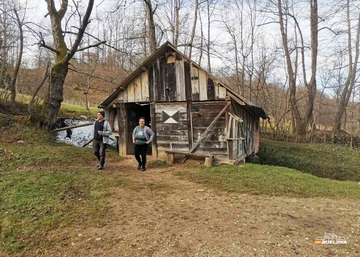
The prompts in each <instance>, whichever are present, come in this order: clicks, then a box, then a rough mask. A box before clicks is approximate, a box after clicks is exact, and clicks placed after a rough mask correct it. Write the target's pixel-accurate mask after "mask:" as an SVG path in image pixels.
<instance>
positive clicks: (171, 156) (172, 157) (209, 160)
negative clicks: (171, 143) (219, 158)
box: [165, 151, 214, 167]
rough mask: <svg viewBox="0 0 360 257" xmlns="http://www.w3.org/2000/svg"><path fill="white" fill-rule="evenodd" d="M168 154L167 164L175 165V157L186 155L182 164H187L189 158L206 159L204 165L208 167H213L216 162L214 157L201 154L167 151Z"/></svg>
mask: <svg viewBox="0 0 360 257" xmlns="http://www.w3.org/2000/svg"><path fill="white" fill-rule="evenodd" d="M165 152H166V163H167V164H173V163H174V160H175V155H176V154H178V155H184V156H185V157H184V159H183V161H182V162H185V161H186V159H188V157H197V158H205V161H204V165H205V166H206V167H211V166H212V165H213V162H214V156H213V155H210V154H201V153H190V152H181V151H165Z"/></svg>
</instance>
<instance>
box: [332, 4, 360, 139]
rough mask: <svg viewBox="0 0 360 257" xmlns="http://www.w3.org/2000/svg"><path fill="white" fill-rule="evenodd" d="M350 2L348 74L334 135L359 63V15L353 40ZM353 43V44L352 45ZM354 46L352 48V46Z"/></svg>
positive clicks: (336, 117) (353, 83) (348, 13)
mask: <svg viewBox="0 0 360 257" xmlns="http://www.w3.org/2000/svg"><path fill="white" fill-rule="evenodd" d="M350 4H351V1H350V0H347V1H346V20H347V37H348V41H347V44H348V45H347V53H348V73H347V78H346V80H345V83H344V86H343V90H342V92H341V95H340V99H339V100H340V101H339V105H338V110H337V113H336V115H335V121H334V127H333V133H334V134H336V133H338V132H340V131H341V124H342V119H343V115H344V113H345V111H346V107H347V105H348V104H349V100H350V97H351V94H352V93H353V89H354V86H355V83H356V78H357V76H358V75H357V72H358V70H357V64H358V62H359V51H360V49H359V41H360V13H359V11H358V10H357V15H358V17H357V19H356V23H357V24H356V33H355V37H354V39H353V38H352V34H353V32H352V24H351V21H352V17H351V10H350ZM353 42H354V43H353ZM353 44H354V46H353Z"/></svg>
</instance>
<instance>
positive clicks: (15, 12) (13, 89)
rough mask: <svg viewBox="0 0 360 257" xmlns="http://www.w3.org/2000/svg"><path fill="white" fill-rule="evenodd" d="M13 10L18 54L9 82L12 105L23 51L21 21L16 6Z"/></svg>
mask: <svg viewBox="0 0 360 257" xmlns="http://www.w3.org/2000/svg"><path fill="white" fill-rule="evenodd" d="M13 11H14V14H15V18H16V23H17V26H18V29H19V54H18V57H17V60H16V65H15V70H14V74H13V77H12V80H11V84H10V92H11V103H12V104H13V105H14V104H15V98H16V81H17V78H18V74H19V70H20V65H21V60H22V56H23V51H24V32H23V22H22V21H21V19H20V17H19V14H18V10H17V9H16V8H14V9H13Z"/></svg>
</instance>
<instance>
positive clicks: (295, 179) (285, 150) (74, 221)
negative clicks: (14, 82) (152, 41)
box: [0, 108, 360, 256]
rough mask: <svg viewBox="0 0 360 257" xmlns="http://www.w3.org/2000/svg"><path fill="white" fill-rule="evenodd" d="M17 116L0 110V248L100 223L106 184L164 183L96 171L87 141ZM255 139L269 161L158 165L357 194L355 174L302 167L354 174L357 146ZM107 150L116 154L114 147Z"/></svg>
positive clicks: (258, 191) (226, 178) (266, 191)
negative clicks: (68, 138) (63, 138)
mask: <svg viewBox="0 0 360 257" xmlns="http://www.w3.org/2000/svg"><path fill="white" fill-rule="evenodd" d="M23 109H24V108H23ZM21 110H22V109H19V110H18V112H21ZM25 110H26V109H25ZM69 113H72V110H71V109H69ZM74 113H77V112H74ZM24 117H26V115H24V116H11V115H9V114H1V113H0V124H1V127H2V129H1V130H0V249H1V250H3V251H5V252H6V253H8V254H10V255H12V256H16V255H22V254H24V253H26V252H27V251H32V250H35V249H47V248H50V247H51V246H52V245H53V244H55V242H54V240H59V236H55V235H61V233H64V230H66V229H73V228H76V227H80V226H81V224H86V226H87V227H92V226H93V227H102V226H104V222H106V221H107V220H110V219H111V218H112V217H113V216H114V215H115V214H114V213H112V209H111V207H110V200H111V197H112V196H111V193H112V190H113V189H114V188H119V187H121V188H126V189H128V190H139V189H143V188H148V189H151V190H154V191H155V190H164V189H166V188H167V187H169V185H167V184H165V183H163V182H156V181H154V182H151V183H150V182H149V183H144V184H139V182H135V181H132V180H131V179H130V178H123V177H121V176H117V175H115V174H114V173H104V172H99V171H97V170H95V169H94V167H93V163H94V160H95V159H94V156H93V153H92V150H91V149H89V148H81V147H74V146H70V145H66V144H59V143H56V142H55V138H54V135H52V134H48V133H47V132H46V131H45V130H39V129H36V128H34V127H32V126H29V125H28V123H27V121H26V119H25V118H24ZM261 147H262V150H261V151H260V153H259V157H260V160H261V161H267V162H268V163H269V164H272V165H260V164H251V163H249V162H248V163H247V164H246V165H244V166H234V165H227V166H225V165H224V166H215V167H211V168H205V167H203V166H200V165H199V166H192V167H190V166H188V168H191V169H192V170H191V172H178V171H176V170H174V169H171V168H170V169H167V170H166V172H174V173H175V174H178V175H179V176H183V178H185V179H192V180H194V181H196V182H197V183H204V184H206V185H207V186H210V187H215V188H218V189H220V190H226V191H231V192H235V193H246V194H254V195H270V196H283V197H325V198H356V199H360V190H359V189H360V184H358V183H357V182H348V181H346V182H345V181H337V180H332V179H328V178H319V177H316V176H314V175H311V174H309V173H317V174H318V175H322V176H323V177H326V176H327V177H333V178H339V179H342V180H346V179H349V178H353V179H354V180H356V178H358V177H359V171H358V169H357V168H358V167H359V166H360V158H359V157H360V156H359V152H357V151H354V150H350V149H347V148H341V147H333V146H325V145H315V144H314V145H307V144H290V143H284V142H272V141H266V142H265V143H264V142H261ZM107 154H108V156H109V157H110V156H111V157H113V158H119V157H118V156H117V153H116V152H115V151H108V152H107ZM274 165H281V166H285V165H288V166H289V167H292V168H296V169H298V170H302V171H304V172H307V173H303V172H300V171H298V170H295V169H289V168H285V167H279V166H274ZM150 167H158V168H162V167H166V163H165V162H163V161H153V162H151V163H149V168H150ZM23 256H25V255H23Z"/></svg>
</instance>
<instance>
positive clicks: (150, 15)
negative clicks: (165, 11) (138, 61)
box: [144, 0, 157, 54]
mask: <svg viewBox="0 0 360 257" xmlns="http://www.w3.org/2000/svg"><path fill="white" fill-rule="evenodd" d="M144 1H145V5H146V15H147V20H148V22H149V33H148V40H149V47H150V54H153V53H154V52H155V51H156V48H157V45H156V33H155V22H154V12H155V10H153V7H152V4H151V0H144Z"/></svg>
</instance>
